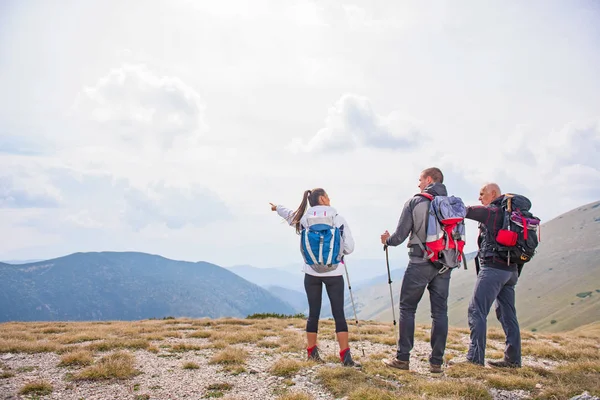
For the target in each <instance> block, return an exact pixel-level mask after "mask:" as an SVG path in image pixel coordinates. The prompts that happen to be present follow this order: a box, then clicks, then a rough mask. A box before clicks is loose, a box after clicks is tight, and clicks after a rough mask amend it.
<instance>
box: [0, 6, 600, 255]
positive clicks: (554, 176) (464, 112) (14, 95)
mask: <svg viewBox="0 0 600 400" xmlns="http://www.w3.org/2000/svg"><path fill="white" fill-rule="evenodd" d="M599 50H600V4H598V2H596V1H593V0H589V1H584V0H574V1H568V2H565V1H552V0H549V1H528V2H522V1H516V0H513V1H503V2H481V1H476V0H473V1H461V2H454V1H433V2H415V1H398V0H380V1H347V2H346V1H337V2H334V1H318V2H317V1H281V0H255V1H252V2H247V1H241V0H231V1H228V0H222V1H219V2H216V1H192V0H168V1H167V0H164V1H158V0H134V1H127V2H122V1H116V0H105V1H96V2H81V1H76V0H64V1H61V2H41V1H39V2H22V1H18V0H4V1H2V2H0V88H1V90H0V232H2V240H0V259H3V260H8V259H42V258H53V257H59V256H64V255H67V254H70V253H74V252H85V251H142V252H148V253H152V254H160V255H162V256H165V257H168V258H173V259H178V260H189V261H209V262H213V263H215V264H218V265H222V266H231V265H238V264H251V265H255V266H259V267H273V266H281V265H287V264H290V263H297V262H299V261H300V260H301V256H300V252H299V247H298V246H299V245H298V240H299V238H298V236H296V234H295V232H294V231H293V229H292V228H290V227H288V226H286V225H285V223H283V221H282V220H281V219H280V218H279V217H278V216H277V214H276V213H274V212H271V210H270V206H269V202H273V203H276V204H282V205H285V206H286V207H288V208H292V209H295V208H296V207H297V206H298V205H299V204H300V202H301V200H302V194H303V192H304V190H306V189H311V188H315V187H323V188H325V190H326V191H327V192H328V194H329V196H330V198H331V203H332V206H334V207H335V208H336V209H337V211H338V212H339V213H340V214H342V215H343V216H344V217H345V218H346V220H347V221H348V226H349V227H350V228H351V231H352V233H353V236H354V238H355V241H356V250H355V252H354V254H353V255H352V256H351V257H354V258H357V259H382V260H383V259H384V254H383V252H382V248H381V244H380V238H379V236H380V234H381V233H382V232H383V231H385V230H386V229H387V230H389V231H390V232H391V231H392V230H393V229H395V226H396V223H397V221H398V218H399V216H400V212H401V209H402V206H403V205H404V203H405V202H406V200H407V199H409V198H410V197H411V196H413V195H414V194H415V193H417V191H418V189H417V184H418V176H419V173H420V171H421V170H423V169H424V168H427V167H431V166H437V167H439V168H441V169H442V171H443V173H444V175H445V180H444V183H445V184H446V186H447V188H448V191H449V193H450V194H452V195H455V196H458V197H460V198H462V199H463V201H464V202H465V203H466V204H467V205H475V204H478V202H477V198H478V192H479V188H480V187H481V185H482V184H484V183H485V182H488V181H496V182H497V183H498V184H499V185H500V187H501V189H502V191H504V192H516V193H520V194H523V195H526V196H527V197H529V198H530V199H531V201H532V203H533V211H534V213H535V214H536V215H537V216H539V217H540V218H541V219H542V221H548V220H550V219H552V218H555V217H557V216H558V215H560V214H562V213H564V212H567V211H569V210H571V209H573V208H576V207H578V206H580V205H583V204H587V203H589V202H592V201H597V200H599V199H600V157H599V156H598V155H599V154H600V79H599V75H598V71H600V51H599ZM476 235H477V227H476V224H475V223H472V222H470V221H469V222H468V223H467V250H468V251H473V250H475V249H476V243H475V240H476ZM542 240H543V238H542ZM404 246H405V245H402V246H401V247H400V248H397V249H393V250H392V252H393V253H392V254H393V257H395V258H396V259H399V258H400V257H401V256H404V255H405V253H406V249H405V248H404ZM391 257H392V256H391Z"/></svg>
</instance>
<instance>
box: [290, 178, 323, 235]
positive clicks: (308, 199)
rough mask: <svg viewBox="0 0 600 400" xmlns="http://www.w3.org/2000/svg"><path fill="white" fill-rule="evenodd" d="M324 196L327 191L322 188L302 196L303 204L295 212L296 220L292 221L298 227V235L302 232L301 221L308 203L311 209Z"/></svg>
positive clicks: (307, 191) (309, 191)
mask: <svg viewBox="0 0 600 400" xmlns="http://www.w3.org/2000/svg"><path fill="white" fill-rule="evenodd" d="M324 194H325V190H323V189H321V188H317V189H313V190H306V191H305V192H304V195H303V196H302V203H300V206H298V209H297V210H296V211H294V218H293V219H292V225H294V226H295V227H296V233H300V231H301V230H302V229H301V227H300V220H301V219H302V217H303V216H304V213H305V212H306V205H307V203H308V204H309V205H310V206H311V207H314V206H316V205H318V201H319V197H320V196H323V195H324Z"/></svg>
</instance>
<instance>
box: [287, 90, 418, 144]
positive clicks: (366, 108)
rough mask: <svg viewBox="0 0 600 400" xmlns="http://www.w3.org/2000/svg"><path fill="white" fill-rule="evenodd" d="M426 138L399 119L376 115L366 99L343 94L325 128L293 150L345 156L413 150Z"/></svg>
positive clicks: (329, 116) (331, 112)
mask: <svg viewBox="0 0 600 400" xmlns="http://www.w3.org/2000/svg"><path fill="white" fill-rule="evenodd" d="M422 136H423V134H422V132H421V130H420V129H419V128H418V127H417V126H416V124H415V123H414V122H412V121H410V120H408V119H405V118H402V117H400V115H399V113H398V112H392V113H390V114H389V115H387V116H381V115H378V114H377V113H375V111H374V110H373V106H372V104H371V101H370V100H369V99H368V98H367V97H364V96H359V95H355V94H344V95H343V96H342V97H341V98H340V99H339V100H338V101H337V102H336V103H335V105H334V106H333V107H331V108H330V109H329V112H328V115H327V118H326V120H325V127H324V128H322V129H320V130H319V131H318V132H317V134H316V135H315V136H314V137H312V138H311V139H310V140H309V141H308V144H306V145H304V144H303V143H302V141H301V140H298V139H296V140H295V141H294V142H292V144H291V146H290V147H291V149H292V150H295V151H305V152H342V151H348V150H352V149H357V148H375V149H396V150H398V149H411V148H414V147H415V146H416V145H417V144H418V143H419V141H420V140H421V138H422Z"/></svg>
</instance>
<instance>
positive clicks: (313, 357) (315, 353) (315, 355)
mask: <svg viewBox="0 0 600 400" xmlns="http://www.w3.org/2000/svg"><path fill="white" fill-rule="evenodd" d="M308 361H315V362H318V363H324V362H325V361H323V359H322V358H321V356H319V348H318V347H317V346H315V347H314V348H313V349H312V350H309V352H308Z"/></svg>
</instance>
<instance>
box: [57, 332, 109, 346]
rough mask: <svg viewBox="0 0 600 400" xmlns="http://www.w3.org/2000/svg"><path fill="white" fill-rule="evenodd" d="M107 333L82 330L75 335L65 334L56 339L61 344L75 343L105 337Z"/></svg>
mask: <svg viewBox="0 0 600 400" xmlns="http://www.w3.org/2000/svg"><path fill="white" fill-rule="evenodd" d="M104 337H105V335H102V334H98V333H95V332H82V333H78V334H74V335H69V334H65V335H62V336H59V337H58V338H57V339H56V342H58V343H60V344H75V343H83V342H92V341H94V340H101V339H104Z"/></svg>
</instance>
